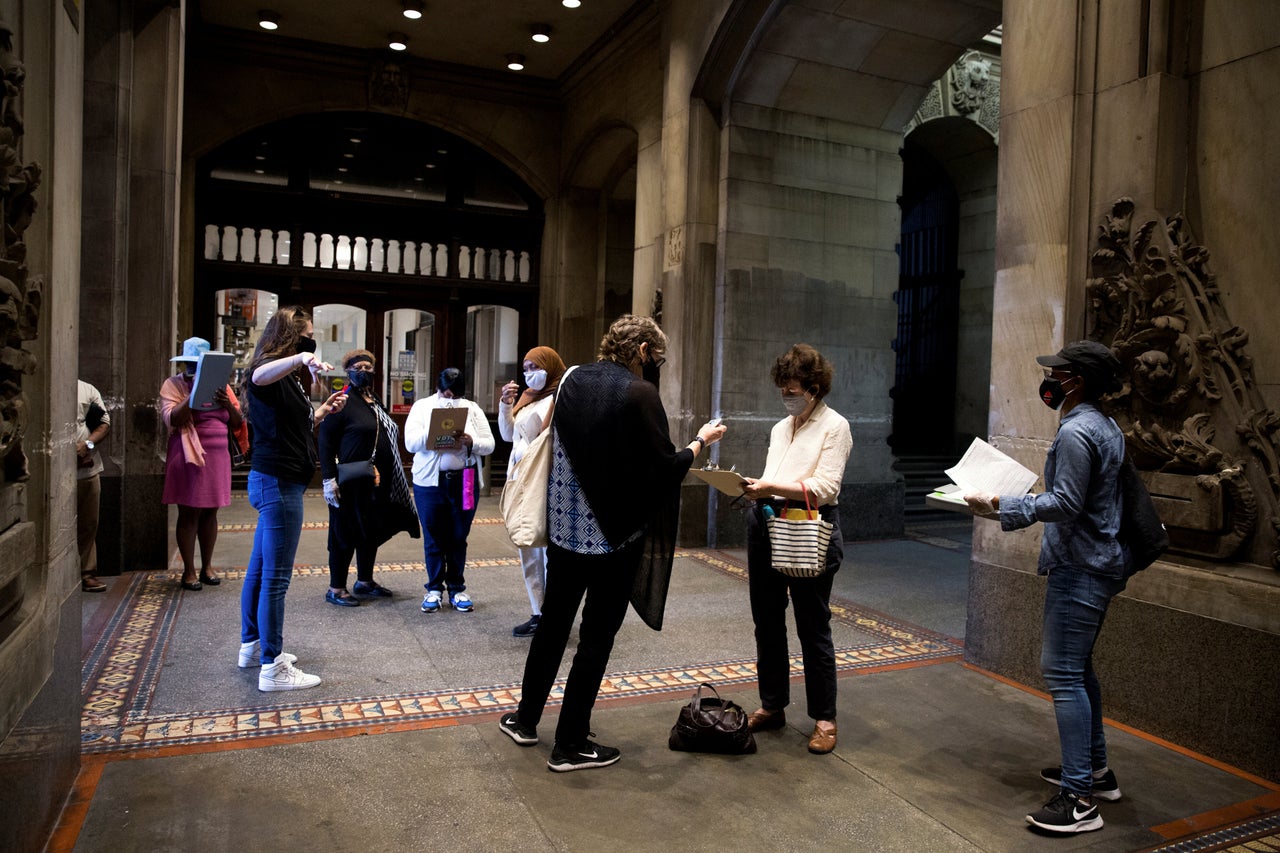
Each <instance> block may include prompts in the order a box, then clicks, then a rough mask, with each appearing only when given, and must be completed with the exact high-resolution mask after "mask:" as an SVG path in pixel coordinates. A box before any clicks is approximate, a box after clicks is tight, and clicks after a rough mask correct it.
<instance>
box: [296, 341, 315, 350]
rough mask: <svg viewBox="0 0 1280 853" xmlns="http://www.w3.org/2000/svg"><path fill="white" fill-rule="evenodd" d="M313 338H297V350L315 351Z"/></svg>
mask: <svg viewBox="0 0 1280 853" xmlns="http://www.w3.org/2000/svg"><path fill="white" fill-rule="evenodd" d="M315 351H316V339H315V338H298V352H315Z"/></svg>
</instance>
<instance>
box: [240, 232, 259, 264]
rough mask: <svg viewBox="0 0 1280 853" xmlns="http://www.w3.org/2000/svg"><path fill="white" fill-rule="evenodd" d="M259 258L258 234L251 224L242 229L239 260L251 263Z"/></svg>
mask: <svg viewBox="0 0 1280 853" xmlns="http://www.w3.org/2000/svg"><path fill="white" fill-rule="evenodd" d="M257 259H258V236H257V234H255V233H254V230H253V229H252V228H250V227H249V226H247V225H246V226H245V227H244V228H241V229H240V257H238V258H236V260H238V261H244V262H245V263H247V264H251V263H253V262H254V261H256V260H257Z"/></svg>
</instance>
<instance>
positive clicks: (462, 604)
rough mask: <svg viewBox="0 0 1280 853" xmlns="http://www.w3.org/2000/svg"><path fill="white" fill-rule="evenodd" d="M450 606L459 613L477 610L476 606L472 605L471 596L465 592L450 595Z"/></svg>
mask: <svg viewBox="0 0 1280 853" xmlns="http://www.w3.org/2000/svg"><path fill="white" fill-rule="evenodd" d="M449 606H450V607H452V608H453V609H454V610H456V611H458V612H459V613H470V612H471V611H472V610H475V609H476V606H475V605H474V604H472V603H471V596H469V595H467V594H466V593H465V592H458V593H450V594H449Z"/></svg>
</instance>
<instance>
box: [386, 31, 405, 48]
mask: <svg viewBox="0 0 1280 853" xmlns="http://www.w3.org/2000/svg"><path fill="white" fill-rule="evenodd" d="M408 46H409V37H408V36H407V35H405V34H404V33H387V47H389V48H391V49H392V50H404V49H405V48H407V47H408Z"/></svg>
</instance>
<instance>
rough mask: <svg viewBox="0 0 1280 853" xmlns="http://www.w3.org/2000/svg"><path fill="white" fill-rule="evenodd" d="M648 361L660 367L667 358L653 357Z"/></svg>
mask: <svg viewBox="0 0 1280 853" xmlns="http://www.w3.org/2000/svg"><path fill="white" fill-rule="evenodd" d="M649 363H650V364H652V365H653V366H654V367H662V365H664V364H666V363H667V360H666V359H665V358H655V359H654V360H653V361H651V362H649Z"/></svg>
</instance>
